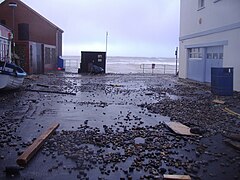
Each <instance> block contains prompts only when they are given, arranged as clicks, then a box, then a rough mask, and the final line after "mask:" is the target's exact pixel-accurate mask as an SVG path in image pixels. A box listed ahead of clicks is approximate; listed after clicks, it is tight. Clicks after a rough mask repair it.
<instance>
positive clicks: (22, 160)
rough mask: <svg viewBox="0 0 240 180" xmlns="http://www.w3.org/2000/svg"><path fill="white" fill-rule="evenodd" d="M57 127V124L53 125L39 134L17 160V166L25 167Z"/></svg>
mask: <svg viewBox="0 0 240 180" xmlns="http://www.w3.org/2000/svg"><path fill="white" fill-rule="evenodd" d="M58 127H59V123H56V124H53V125H52V126H51V127H49V128H48V129H47V130H46V131H45V132H44V133H43V134H41V135H40V136H39V137H38V138H37V139H36V140H35V141H34V142H33V144H32V145H30V146H29V147H28V148H27V149H26V150H25V151H24V152H23V154H22V155H20V156H19V157H18V158H17V164H18V165H19V166H26V165H27V163H28V162H29V161H30V160H31V158H32V157H33V156H34V155H35V154H36V152H37V151H38V150H39V149H40V148H41V146H42V145H43V143H44V142H45V141H46V140H47V138H48V137H49V136H50V135H51V134H52V133H53V132H54V131H55V130H56V129H57V128H58Z"/></svg>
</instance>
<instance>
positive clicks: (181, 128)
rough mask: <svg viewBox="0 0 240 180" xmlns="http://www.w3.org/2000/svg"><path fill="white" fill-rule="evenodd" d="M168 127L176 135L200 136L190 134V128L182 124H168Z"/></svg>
mask: <svg viewBox="0 0 240 180" xmlns="http://www.w3.org/2000/svg"><path fill="white" fill-rule="evenodd" d="M166 125H167V126H168V127H169V128H170V129H171V130H172V131H173V132H175V133H176V134H179V135H185V136H198V135H197V134H193V133H191V132H190V127H188V126H186V125H184V124H182V123H180V122H175V121H173V122H168V123H166Z"/></svg>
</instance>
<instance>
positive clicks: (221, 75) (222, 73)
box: [211, 67, 233, 96]
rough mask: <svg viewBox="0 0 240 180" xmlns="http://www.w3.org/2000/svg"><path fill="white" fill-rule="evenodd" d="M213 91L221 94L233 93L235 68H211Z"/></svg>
mask: <svg viewBox="0 0 240 180" xmlns="http://www.w3.org/2000/svg"><path fill="white" fill-rule="evenodd" d="M211 91H212V93H213V94H216V95H219V96H232V95H233V68H232V67H227V68H226V67H225V68H211Z"/></svg>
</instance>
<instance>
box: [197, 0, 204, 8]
mask: <svg viewBox="0 0 240 180" xmlns="http://www.w3.org/2000/svg"><path fill="white" fill-rule="evenodd" d="M203 8H205V0H198V10H201V9H203Z"/></svg>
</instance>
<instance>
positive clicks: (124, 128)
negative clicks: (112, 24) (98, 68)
mask: <svg viewBox="0 0 240 180" xmlns="http://www.w3.org/2000/svg"><path fill="white" fill-rule="evenodd" d="M30 90H35V92H32V91H30ZM37 91H39V92H37ZM40 91H45V92H40ZM46 91H51V92H53V93H47V92H46ZM54 92H55V93H54ZM59 92H64V93H63V94H59ZM215 98H216V96H214V95H212V94H211V91H210V87H209V86H208V85H205V84H198V83H194V82H191V81H187V80H181V79H178V78H177V77H175V76H172V75H156V74H155V75H151V74H128V75H126V74H125V75H119V74H106V75H96V76H91V75H78V74H67V73H63V72H58V73H57V74H47V75H39V76H38V75H32V76H29V77H28V78H27V79H25V82H24V86H23V87H22V88H21V89H20V90H18V91H12V92H1V93H0V100H1V104H0V123H1V126H0V132H1V135H0V141H1V143H0V179H162V178H163V177H162V175H163V174H164V173H167V174H189V175H190V176H191V177H192V179H218V180H219V179H240V153H239V150H236V149H234V148H232V147H230V146H228V145H227V144H226V143H225V142H224V139H225V137H224V136H225V135H226V134H229V133H237V134H239V131H240V129H239V127H240V119H239V117H237V116H234V115H232V114H228V113H226V112H224V111H223V110H222V109H223V108H225V107H228V108H231V109H234V110H236V112H237V110H238V109H240V108H239V107H240V94H239V93H234V96H232V97H218V98H219V99H221V100H224V101H225V102H226V103H225V104H224V105H223V104H215V103H213V102H212V101H213V100H214V99H215ZM169 121H179V122H181V123H183V124H185V125H187V126H189V127H191V128H195V129H197V130H198V132H199V133H200V134H201V136H199V137H186V136H179V135H176V134H174V133H173V132H171V131H170V130H169V129H168V128H167V126H166V124H165V123H167V122H169ZM55 122H58V123H60V127H59V128H58V129H57V131H56V133H55V134H54V135H53V136H52V137H51V138H50V139H49V140H48V141H47V142H46V143H45V144H44V146H43V147H42V148H41V149H40V151H39V152H38V153H37V154H36V156H34V158H33V159H32V160H31V161H30V162H29V164H28V165H27V167H25V168H24V169H22V170H20V173H19V174H17V173H16V174H6V173H5V172H3V171H4V170H5V168H6V167H9V166H16V159H17V157H18V156H19V155H20V154H21V153H22V152H23V151H24V149H25V148H26V147H27V146H29V145H30V144H31V143H32V142H33V141H34V140H35V139H36V138H37V137H38V136H39V135H40V134H41V133H43V132H44V131H45V130H46V129H47V128H48V127H49V126H50V125H52V124H53V123H55Z"/></svg>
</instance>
